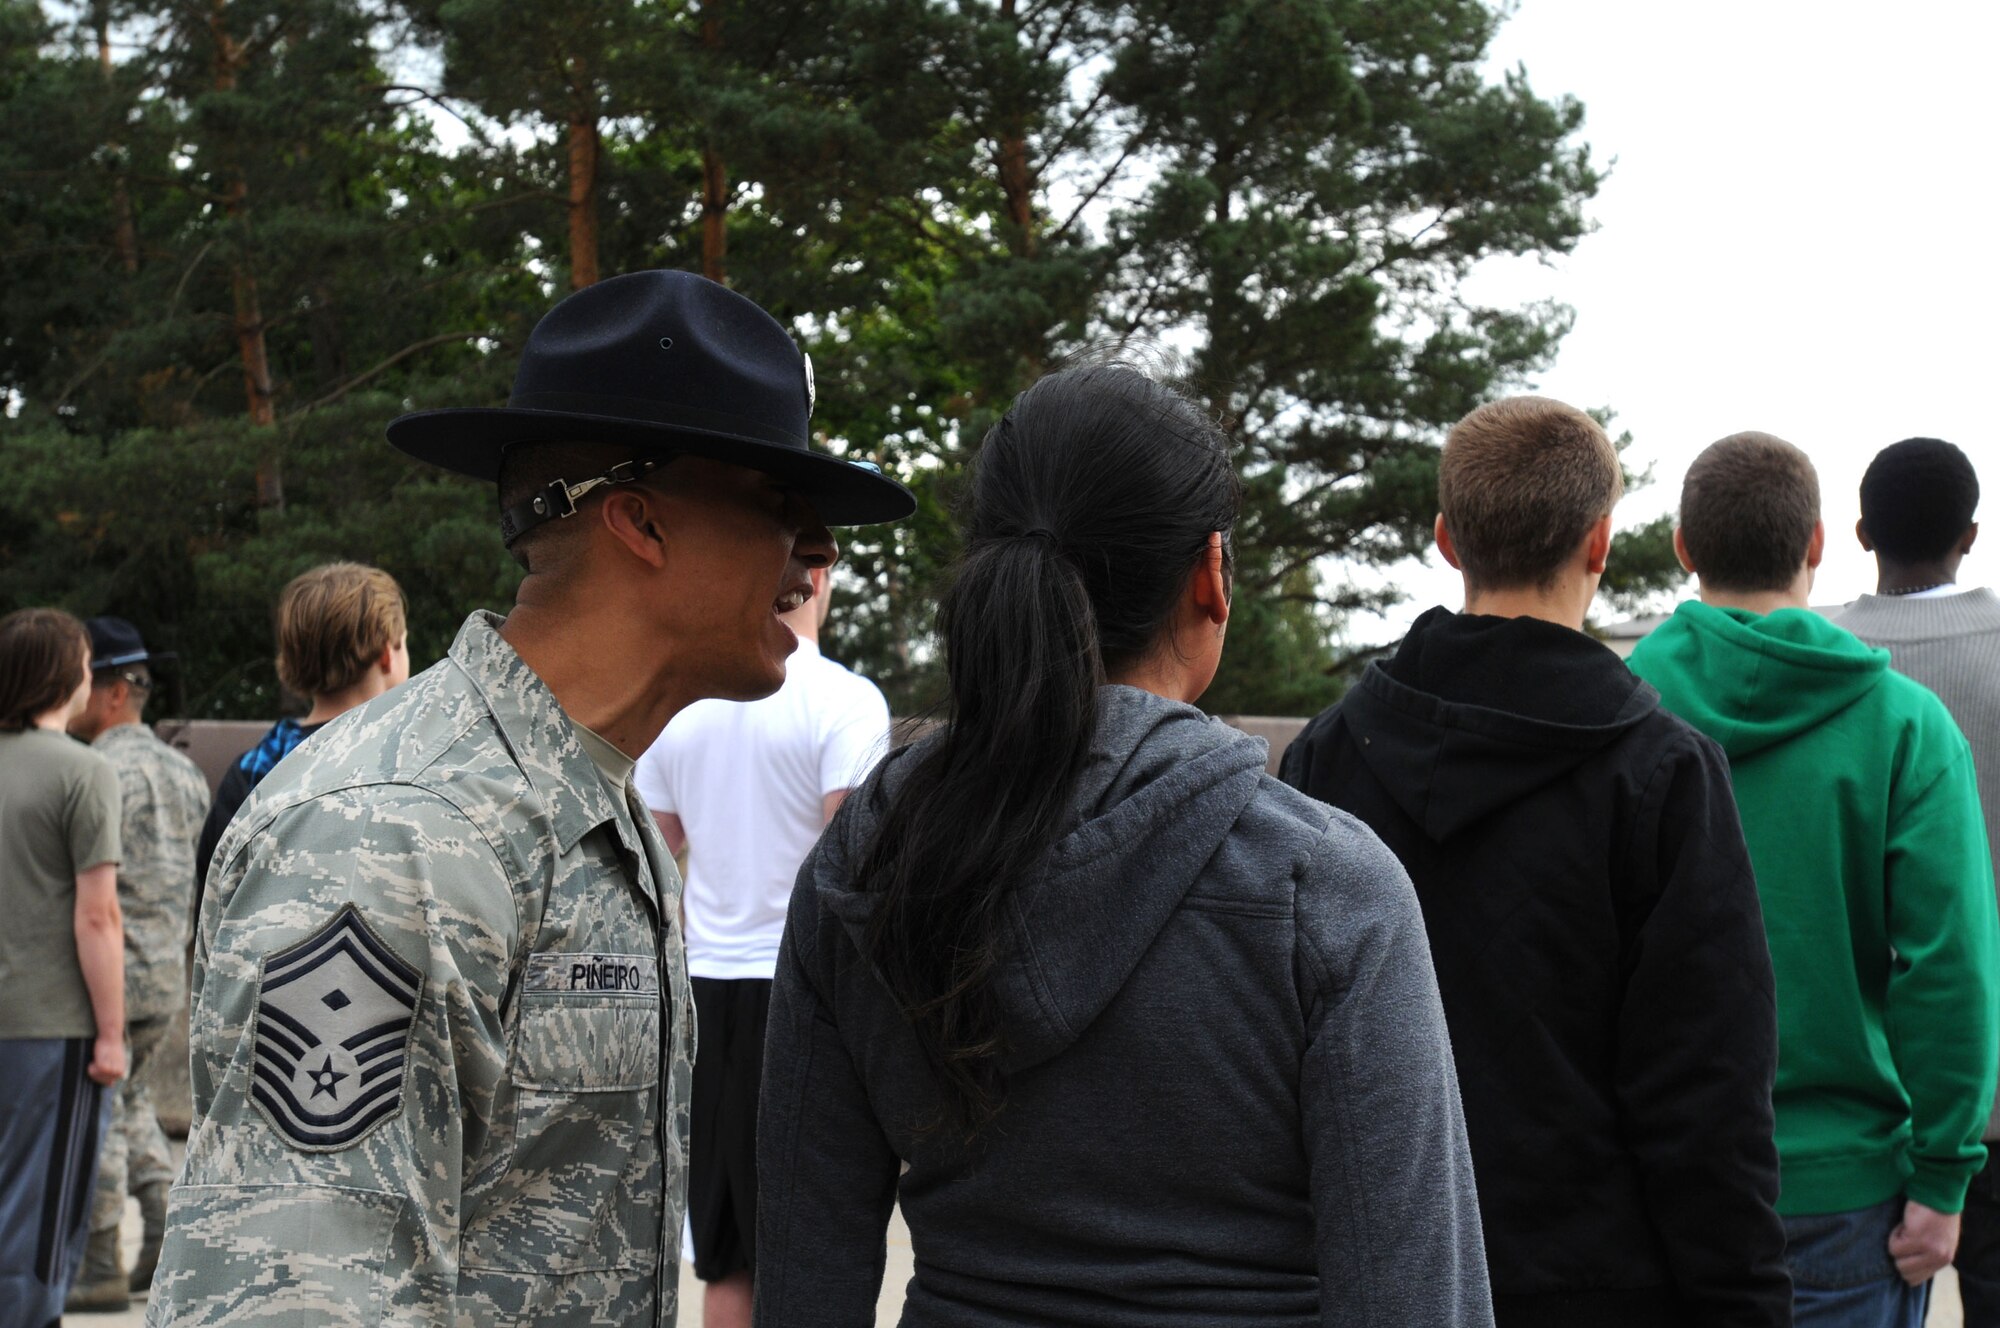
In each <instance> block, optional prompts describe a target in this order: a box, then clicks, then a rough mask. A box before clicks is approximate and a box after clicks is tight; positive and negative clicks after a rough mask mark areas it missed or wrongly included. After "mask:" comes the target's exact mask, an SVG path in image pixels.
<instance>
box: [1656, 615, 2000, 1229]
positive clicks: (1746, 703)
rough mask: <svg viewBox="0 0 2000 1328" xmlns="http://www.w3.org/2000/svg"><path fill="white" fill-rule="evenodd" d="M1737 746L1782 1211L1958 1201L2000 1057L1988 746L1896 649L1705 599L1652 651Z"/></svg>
mask: <svg viewBox="0 0 2000 1328" xmlns="http://www.w3.org/2000/svg"><path fill="white" fill-rule="evenodd" d="M1631 663H1632V670H1633V672H1635V673H1637V674H1638V675H1639V676H1640V677H1641V678H1643V679H1645V680H1646V681H1647V682H1649V683H1651V684H1652V685H1653V686H1654V687H1656V688H1658V689H1659V692H1660V695H1661V697H1662V698H1663V699H1664V701H1665V702H1666V705H1667V708H1668V709H1670V710H1672V711H1673V712H1674V713H1675V714H1677V715H1679V716H1680V717H1681V718H1683V719H1685V720H1687V721H1688V723H1690V724H1692V725H1694V726H1695V727H1696V728H1698V729H1700V730H1701V731H1702V732H1704V733H1706V734H1708V736H1710V737H1711V738H1714V739H1715V740H1716V741H1717V742H1718V743H1720V744H1721V745H1722V749H1723V751H1725V752H1726V753H1728V756H1729V764H1730V771H1731V775H1732V778H1733V780H1734V783H1735V785H1736V802H1737V806H1738V808H1739V809H1740V810H1741V813H1742V817H1743V836H1744V839H1745V840H1747V841H1748V843H1749V845H1750V861H1751V865H1752V866H1753V867H1754V868H1755V870H1756V873H1757V893H1758V895H1759V896H1760V898H1761V899H1762V901H1763V905H1764V928H1765V932H1766V933H1767V935H1768V936H1769V938H1770V942H1771V967H1772V970H1773V971H1774V973H1775V974H1776V976H1777V992H1778V1079H1777V1085H1776V1088H1775V1089H1774V1091H1773V1102H1774V1105H1775V1106H1776V1108H1777V1141H1778V1159H1779V1166H1780V1172H1781V1178H1782V1179H1781V1185H1782V1188H1781V1191H1780V1193H1779V1196H1778V1211H1779V1212H1780V1213H1783V1214H1784V1215H1786V1216H1788V1217H1790V1216H1797V1215H1800V1214H1806V1213H1833V1212H1846V1211H1849V1210H1851V1209H1856V1208H1865V1207H1867V1206H1869V1205H1871V1204H1875V1203H1880V1202H1882V1201H1883V1200H1885V1199H1890V1198H1893V1197H1895V1196H1896V1195H1898V1194H1906V1195H1908V1197H1910V1198H1912V1199H1915V1200H1916V1201H1917V1202H1919V1203H1922V1204H1925V1205H1928V1206H1929V1207H1931V1208H1935V1209H1937V1210H1939V1211H1940V1212H1946V1213H1955V1212H1958V1211H1959V1209H1960V1208H1961V1207H1963V1206H1964V1203H1965V1189H1966V1183H1967V1182H1968V1181H1969V1180H1970V1179H1971V1178H1972V1174H1973V1173H1974V1172H1975V1171H1977V1170H1978V1169H1979V1167H1980V1165H1981V1164H1982V1163H1983V1162H1984V1161H1985V1158H1986V1149H1985V1148H1984V1146H1982V1145H1981V1144H1980V1142H1979V1136H1980V1133H1981V1132H1982V1130H1983V1129H1984V1128H1985V1125H1986V1115H1987V1110H1988V1108H1989V1106H1990V1105H1991V1103H1992V1101H1993V1090H1994V1079H1995V1072H1996V1065H1997V1064H2000V973H1996V972H1995V964H1996V962H2000V921H1996V917H1995V910H1994V895H1993V859H1992V857H1991V856H1990V854H1989V853H1988V852H1987V848H1986V830H1985V826H1984V823H1983V821H1982V820H1981V818H1980V814H1979V795H1978V791H1977V788H1976V786H1975V784H1974V782H1973V767H1972V755H1971V750H1970V749H1969V748H1968V747H1967V745H1966V741H1965V738H1964V735H1962V734H1961V733H1960V732H1959V730H1958V726H1957V724H1956V723H1954V722H1953V721H1952V718H1951V715H1950V714H1949V713H1948V712H1947V711H1946V710H1945V708H1944V704H1943V703H1942V702H1941V701H1939V700H1938V699H1937V697H1935V696H1933V695H1932V694H1931V693H1930V692H1929V691H1927V690H1925V689H1924V688H1923V687H1922V686H1920V685H1919V684H1917V683H1915V682H1912V681H1911V680H1910V679H1908V678H1905V677H1903V676H1902V675H1901V674H1898V673H1892V672H1890V671H1889V652H1888V651H1886V650H1873V649H1870V648H1869V647H1867V646H1865V645H1863V644H1862V643H1861V641H1860V640H1859V639H1857V638H1856V637H1854V636H1853V635H1852V634H1850V633H1848V632H1846V631H1843V630H1842V629H1840V628H1838V627H1835V626H1834V625H1833V624H1832V623H1830V622H1828V621H1827V620H1826V619H1825V618H1822V617H1821V616H1820V615H1818V614H1816V613H1811V612H1808V611H1806V610H1804V609H1780V610H1779V611H1778V612H1776V613H1772V614H1769V615H1764V616H1760V615H1758V614H1755V613H1750V612H1747V611H1745V610H1741V609H1718V608H1714V607H1711V606H1710V605H1707V604H1703V603H1700V602H1698V601H1697V602H1693V603H1688V604H1683V605H1681V607H1680V609H1679V611H1677V612H1676V613H1675V614H1674V616H1673V617H1672V618H1671V619H1669V620H1668V621H1667V622H1665V623H1663V624H1662V625H1661V626H1660V628H1659V629H1658V630H1657V631H1655V632H1654V633H1653V634H1652V635H1651V636H1649V637H1647V638H1646V639H1645V640H1644V641H1642V642H1641V643H1640V644H1639V647H1638V649H1637V650H1635V651H1633V653H1632V661H1631Z"/></svg>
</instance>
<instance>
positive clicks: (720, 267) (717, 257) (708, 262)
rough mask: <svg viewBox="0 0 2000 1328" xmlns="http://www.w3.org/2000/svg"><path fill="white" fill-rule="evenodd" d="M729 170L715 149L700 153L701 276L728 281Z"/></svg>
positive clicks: (709, 148)
mask: <svg viewBox="0 0 2000 1328" xmlns="http://www.w3.org/2000/svg"><path fill="white" fill-rule="evenodd" d="M728 213H729V171H728V169H727V168H726V167H725V166H724V165H723V161H722V154H721V153H719V152H717V151H716V150H715V149H714V148H713V147H706V148H703V149H702V150H701V275H703V276H704V277H707V278H708V279H709V280H710V281H723V282H726V281H728V280H729V261H728V260H729V230H728V227H727V226H725V225H724V222H725V221H727V220H728Z"/></svg>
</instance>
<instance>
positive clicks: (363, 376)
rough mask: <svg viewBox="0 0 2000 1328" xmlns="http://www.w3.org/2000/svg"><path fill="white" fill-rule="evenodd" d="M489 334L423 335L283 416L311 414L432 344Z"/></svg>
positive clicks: (296, 417) (291, 417)
mask: <svg viewBox="0 0 2000 1328" xmlns="http://www.w3.org/2000/svg"><path fill="white" fill-rule="evenodd" d="M490 335H492V334H491V333H490V332H489V331H487V330H486V329H484V328H480V329H476V330H474V331H471V332H445V333H441V334H439V335H438V336H435V337H425V338H424V339H423V340H422V341H413V342H411V343H410V344H409V345H407V346H405V347H403V348H402V349H401V350H399V351H397V352H396V353H395V354H394V355H391V356H389V358H387V359H385V360H383V361H381V362H380V363H378V364H375V365H372V366H370V367H369V368H367V369H364V370H362V371H361V372H360V373H358V374H355V375H354V376H353V377H352V378H349V379H348V380H347V381H346V382H344V383H342V384H340V386H338V387H336V388H334V389H333V391H331V392H329V393H327V394H326V395H325V396H323V397H321V398H320V399H319V400H317V401H313V402H309V403H307V404H306V405H303V406H301V407H299V408H298V409H297V410H295V411H293V412H292V413H291V414H290V415H288V416H286V417H285V418H286V420H287V421H288V422H289V421H291V420H296V419H298V418H299V417H300V416H302V415H308V414H311V413H312V412H313V411H315V410H318V409H319V408H320V407H321V406H328V405H331V404H333V403H334V402H336V401H338V400H340V399H341V398H342V397H344V396H346V395H347V394H348V393H349V392H352V391H353V390H354V389H355V388H357V387H360V386H361V385H362V384H363V383H366V382H367V381H368V380H369V379H371V378H374V377H377V376H378V375H380V374H382V373H384V372H386V371H387V370H389V369H392V368H394V367H395V366H396V365H397V364H398V363H399V362H401V361H403V360H406V359H408V358H409V357H410V356H412V355H415V354H416V353H417V352H418V351H422V350H429V349H430V348H431V347H433V346H443V345H446V344H448V343H450V342H454V341H471V340H472V339H473V338H475V337H484V336H490Z"/></svg>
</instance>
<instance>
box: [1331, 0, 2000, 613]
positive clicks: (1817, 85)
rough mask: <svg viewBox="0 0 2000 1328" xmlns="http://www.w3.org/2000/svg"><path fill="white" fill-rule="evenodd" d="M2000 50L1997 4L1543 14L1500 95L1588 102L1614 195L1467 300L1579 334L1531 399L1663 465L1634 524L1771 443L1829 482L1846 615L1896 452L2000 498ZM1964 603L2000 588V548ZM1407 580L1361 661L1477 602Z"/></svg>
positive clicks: (1523, 26) (1558, 0)
mask: <svg viewBox="0 0 2000 1328" xmlns="http://www.w3.org/2000/svg"><path fill="white" fill-rule="evenodd" d="M1996 50H2000V4H1993V3H1989V2H1987V0H1961V2H1960V3H1943V2H1941V0H1901V2H1900V3H1896V4H1890V5H1881V4H1870V5H1865V6H1864V5H1860V4H1850V3H1838V2H1836V3H1802V2H1799V0H1783V2H1779V0H1735V3H1721V2H1719V0H1676V2H1675V3H1672V4H1666V3H1657V2H1656V0H1624V2H1622V3H1607V2H1606V0H1521V4H1520V7H1519V9H1518V11H1517V12H1516V14H1515V16H1514V17H1513V18H1512V19H1511V20H1509V21H1508V22H1507V23H1506V25H1505V26H1504V27H1503V28H1502V29H1501V31H1500V36H1499V39H1498V41H1497V42H1496V44H1495V47H1494V52H1493V55H1494V64H1495V68H1496V70H1498V69H1504V68H1509V67H1513V66H1515V65H1522V66H1525V67H1526V69H1527V71H1528V76H1529V79H1530V81H1531V83H1532V84H1533V86H1534V88H1535V90H1536V91H1537V92H1538V93H1540V94H1541V95H1543V96H1554V95H1557V94H1562V93H1569V94H1572V95H1574V96H1576V97H1578V98H1579V99H1581V100H1582V102H1583V103H1584V107H1585V113H1586V119H1585V123H1584V138H1585V139H1586V141H1588V142H1589V143H1590V145H1591V147H1592V151H1593V155H1594V157H1595V159H1596V160H1598V161H1599V162H1600V163H1609V164H1610V165H1611V175H1610V178H1609V179H1608V180H1607V181H1606V182H1605V185H1604V187H1603V189H1602V190H1601V191H1600V192H1599V194H1598V196H1597V198H1596V199H1595V200H1594V202H1593V203H1592V204H1591V205H1590V209H1589V211H1590V215H1591V217H1592V218H1593V219H1594V220H1595V221H1596V222H1597V224H1598V230H1597V232H1596V233H1595V234H1593V235H1591V236H1589V237H1588V238H1586V239H1585V240H1584V241H1583V242H1582V244H1581V245H1580V246H1579V247H1578V248H1577V251H1576V252H1575V253H1574V254H1573V255H1571V256H1569V257H1567V258H1564V259H1560V260H1558V261H1557V262H1556V263H1555V264H1554V265H1553V266H1543V265H1541V264H1538V263H1518V264H1507V265H1504V266H1503V265H1492V266H1489V268H1488V269H1486V270H1484V271H1483V272H1482V273H1481V274H1479V276H1478V277H1477V278H1476V279H1475V283H1474V285H1473V287H1472V291H1473V294H1474V295H1475V296H1476V297H1477V298H1479V299H1481V300H1486V301H1493V302H1501V301H1504V302H1510V303H1511V302H1515V301H1520V300H1527V299H1536V298H1554V299H1557V300H1560V301H1562V302H1563V303H1565V304H1568V305H1569V306H1571V307H1572V308H1573V309H1575V311H1576V327H1575V330H1574V331H1573V332H1571V334H1570V336H1569V338H1568V339H1567V340H1566V341H1565V342H1564V343H1563V347H1562V351H1561V354H1560V357H1559V358H1558V360H1557V362H1556V364H1555V367H1554V368H1553V369H1552V370H1550V371H1549V372H1548V373H1546V374H1544V375H1542V376H1541V377H1540V379H1539V380H1538V383H1537V387H1538V390H1540V391H1542V392H1544V393H1546V394H1547V395H1550V396H1555V397H1560V398H1562V399H1564V400H1567V401H1569V402H1571V403H1573V404H1575V405H1579V406H1598V405H1605V406H1610V407H1612V408H1613V409H1614V410H1616V411H1617V412H1618V425H1619V426H1620V427H1623V428H1626V429H1629V430H1631V432H1632V434H1633V438H1634V445H1633V450H1632V452H1631V454H1630V455H1631V457H1632V458H1634V459H1635V461H1636V462H1637V463H1638V464H1639V465H1642V466H1643V465H1645V464H1648V463H1650V464H1652V465H1653V466H1654V470H1655V483H1654V484H1653V485H1652V487H1650V488H1647V489H1644V490H1641V491H1639V492H1637V493H1635V494H1633V495H1632V496H1631V497H1629V498H1627V499H1626V500H1625V502H1624V503H1623V504H1622V505H1621V506H1620V508H1619V512H1618V515H1619V520H1620V523H1621V524H1627V523H1635V522H1638V521H1641V520H1644V519H1648V518H1651V517H1653V516H1656V515H1658V514H1659V513H1661V512H1665V511H1671V510H1672V509H1673V507H1674V505H1675V503H1676V501H1677V498H1678V495H1679V489H1680V479H1681V475H1682V473H1683V472H1684V471H1685V470H1686V467H1687V464H1688V462H1689V461H1691V460H1692V459H1693V458H1694V456H1695V455H1696V453H1698V452H1700V451H1701V449H1702V448H1703V447H1705V446H1707V445H1708V444H1709V443H1711V442H1713V441H1714V440H1715V439H1717V438H1720V437H1722V436H1724V435H1725V434H1729V433H1733V432H1736V431H1737V430H1740V429H1763V430H1766V431H1768V432H1771V433H1775V434H1777V435H1779V436H1780V437H1783V438H1786V439H1788V440H1790V441H1791V442H1794V443H1796V444H1798V445H1799V446H1800V447H1802V448H1804V449H1805V450H1806V452H1807V453H1808V454H1810V455H1811V456H1812V458H1813V460H1814V462H1815V463H1816V464H1817V466H1818V467H1819V473H1820V484H1821V487H1822V490H1823V493H1824V500H1825V508H1826V520H1827V526H1828V532H1829V540H1828V545H1829V553H1828V556H1827V560H1826V564H1825V566H1824V567H1822V569H1821V573H1820V580H1819V584H1818V587H1817V589H1816V591H1815V593H1814V600H1815V602H1825V603H1838V602H1841V601H1844V600H1848V599H1852V598H1853V597H1854V596H1855V595H1857V594H1860V593H1861V592H1862V591H1864V590H1870V589H1872V588H1873V586H1874V565H1873V561H1872V559H1870V558H1869V557H1868V556H1867V555H1866V554H1864V553H1862V552H1861V549H1860V547H1859V546H1858V545H1857V544H1855V542H1854V535H1853V526H1854V521H1855V519H1856V517H1857V516H1859V508H1858V504H1857V499H1856V490H1857V487H1858V486H1859V484H1860V482H1861V472H1862V471H1863V469H1865V468H1866V466H1867V464H1868V460H1869V458H1870V457H1872V456H1873V455H1874V454H1875V453H1876V452H1877V451H1879V450H1880V449H1881V448H1882V447H1884V446H1886V445H1888V444H1889V443H1892V442H1895V441H1896V440H1897V439H1900V438H1906V437H1910V436H1912V435H1930V436H1934V437H1939V438H1945V439H1948V440H1950V441H1952V442H1954V443H1957V444H1958V445H1959V446H1960V447H1962V448H1964V449H1965V450H1966V453H1967V454H1968V455H1969V456H1971V457H1972V459H1973V463H1974V464H1975V465H1976V466H1978V467H1979V468H1980V470H1981V472H1982V475H1983V477H1984V479H1985V481H1986V484H1987V487H1988V489H1989V490H1991V491H1993V492H1996V493H2000V460H1996V458H2000V452H1996V450H1995V449H1994V448H1993V446H1992V439H1993V437H1994V435H1995V421H1996V414H1995V410H1994V407H1993V404H1992V401H1993V392H1992V390H1991V387H1992V385H1993V384H1994V383H1995V382H1996V381H2000V372H1996V366H1995V365H1994V363H1993V359H1994V355H1995V353H1996V351H2000V338H1996V336H1995V334H1994V319H1995V315H1996V311H2000V236H1996V235H1995V234H1993V230H1994V218H1995V214H1996V208H1995V206H1994V205H1995V203H1996V201H2000V187H1996V184H1995V174H1996V170H1997V169H2000V165H1996V163H2000V151H1996V143H1995V140H1996V130H2000V114H1996V110H1995V94H1994V90H1993V89H1994V76H1993V58H1994V52H1995V51H1996ZM1983 507H1984V508H1985V509H1990V508H1991V507H1992V503H1991V502H1988V503H1987V504H1984V505H1983ZM1982 514H1983V513H1982ZM1432 559H1433V561H1434V562H1435V561H1436V557H1435V554H1433V555H1432ZM1961 578H1962V580H1963V581H1964V582H1965V583H1967V584H1972V583H1975V582H1979V583H1986V584H1995V583H2000V529H1996V531H1995V532H1994V534H1993V535H1991V536H1989V537H1988V540H1987V541H1986V542H1983V543H1982V544H1981V546H1979V547H1978V548H1976V549H1975V550H1974V552H1973V555H1972V556H1971V557H1970V558H1969V559H1967V561H1966V565H1965V569H1964V571H1963V573H1962V574H1961ZM1399 579H1402V580H1404V581H1405V584H1406V585H1407V586H1408V587H1409V589H1410V590H1411V591H1412V592H1413V594H1415V595H1416V597H1417V600H1416V602H1414V603H1413V604H1411V605H1408V606H1405V609H1404V610H1402V611H1399V612H1397V613H1396V614H1394V615H1393V617H1392V621H1391V622H1390V623H1388V624H1370V623H1364V622H1357V623H1355V624H1353V626H1352V628H1351V634H1352V635H1353V636H1355V637H1356V638H1357V639H1367V638H1370V637H1373V636H1382V635H1391V636H1392V635H1394V633H1395V631H1396V630H1399V629H1400V626H1401V624H1403V623H1405V622H1407V621H1408V619H1409V618H1410V617H1413V616H1414V615H1415V613H1417V612H1420V611H1421V610H1422V608H1423V607H1425V606H1426V605H1427V604H1429V603H1435V602H1438V601H1440V600H1442V601H1444V602H1447V603H1450V604H1452V605H1454V606H1456V605H1457V603H1458V598H1457V588H1456V579H1455V577H1450V576H1448V575H1442V574H1439V573H1437V572H1431V573H1428V574H1425V573H1422V572H1421V571H1418V572H1415V573H1413V574H1411V575H1408V576H1405V577H1401V578H1399Z"/></svg>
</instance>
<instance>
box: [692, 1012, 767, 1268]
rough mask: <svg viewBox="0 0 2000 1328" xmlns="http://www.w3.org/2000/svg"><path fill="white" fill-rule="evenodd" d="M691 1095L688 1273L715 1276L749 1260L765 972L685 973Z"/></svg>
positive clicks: (752, 1254) (751, 1262)
mask: <svg viewBox="0 0 2000 1328" xmlns="http://www.w3.org/2000/svg"><path fill="white" fill-rule="evenodd" d="M690 981H691V984H692V985H693V987H694V1018H695V1030H696V1033H697V1035H698V1036H699V1038H700V1043H699V1046H698V1047H697V1049H696V1052H695V1058H694V1100H693V1101H692V1102H691V1103H690V1104H689V1108H690V1110H689V1123H688V1226H689V1227H690V1228H691V1229H692V1230H693V1233H694V1275H695V1276H696V1277H699V1278H700V1279H701V1280H702V1281H704V1282H719V1281H721V1280H722V1279H723V1278H725V1277H728V1276H729V1275H730V1274H731V1273H735V1272H740V1271H742V1270H744V1269H753V1268H755V1266H756V1263H757V1260H756V1255H755V1248H756V1246H755V1241H756V1236H757V1089H758V1086H759V1085H760V1084H761V1083H762V1082H763V1078H764V1025H765V1024H766V1023H767V1022H768V1021H769V1020H770V1017H771V983H770V980H769V979H767V978H693V979H690Z"/></svg>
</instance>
